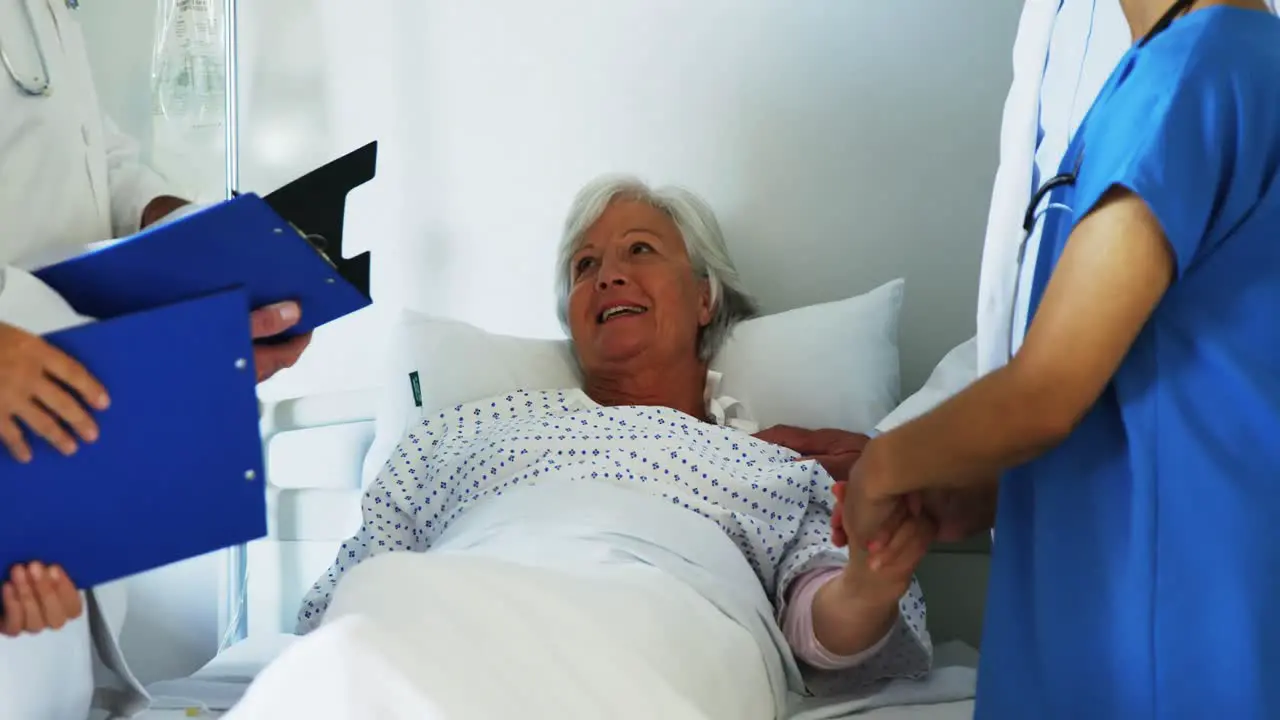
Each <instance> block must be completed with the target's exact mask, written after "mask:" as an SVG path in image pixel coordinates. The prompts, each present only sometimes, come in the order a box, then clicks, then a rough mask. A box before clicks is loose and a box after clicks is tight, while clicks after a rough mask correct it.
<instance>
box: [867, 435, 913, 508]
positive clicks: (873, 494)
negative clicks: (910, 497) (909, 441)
mask: <svg viewBox="0 0 1280 720" xmlns="http://www.w3.org/2000/svg"><path fill="white" fill-rule="evenodd" d="M896 439H897V438H896V436H895V435H894V434H893V433H885V434H884V435H880V436H879V437H876V438H874V439H872V440H871V441H870V442H868V443H867V445H866V447H864V448H863V449H862V455H861V456H860V457H859V458H858V466H859V467H858V474H860V475H861V476H862V488H863V490H862V494H863V496H864V497H866V498H867V499H868V500H872V501H877V500H887V499H889V498H893V497H898V496H900V495H904V494H906V493H907V492H910V490H904V489H902V488H900V487H899V485H900V478H899V477H898V467H899V466H898V463H896V462H894V459H893V458H894V454H895V453H896V445H897V443H896V442H895V441H896Z"/></svg>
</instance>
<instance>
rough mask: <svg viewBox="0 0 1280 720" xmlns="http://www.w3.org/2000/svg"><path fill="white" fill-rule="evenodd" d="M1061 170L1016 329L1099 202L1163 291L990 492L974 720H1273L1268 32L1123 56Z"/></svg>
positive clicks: (1278, 260)
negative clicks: (1160, 232) (1109, 202)
mask: <svg viewBox="0 0 1280 720" xmlns="http://www.w3.org/2000/svg"><path fill="white" fill-rule="evenodd" d="M1076 167H1078V168H1079V174H1078V180H1077V182H1076V184H1075V185H1074V186H1073V187H1064V188H1061V189H1060V190H1059V191H1056V192H1055V193H1054V194H1053V197H1052V198H1051V203H1054V204H1057V203H1061V204H1063V205H1065V206H1066V207H1068V208H1071V209H1072V210H1071V212H1066V211H1061V212H1056V213H1055V212H1054V211H1050V213H1049V214H1048V215H1046V222H1047V225H1046V227H1045V231H1044V235H1043V240H1042V245H1041V252H1040V256H1039V260H1038V262H1037V268H1036V277H1035V282H1034V284H1033V290H1032V295H1031V303H1032V320H1033V321H1034V310H1035V307H1036V306H1037V305H1038V303H1039V301H1040V297H1041V296H1042V294H1043V292H1044V286H1045V284H1046V282H1047V280H1048V278H1049V276H1050V275H1051V274H1052V271H1053V268H1054V266H1055V265H1056V263H1057V262H1058V259H1059V258H1060V257H1061V255H1062V251H1063V247H1064V246H1065V244H1066V242H1067V236H1068V235H1069V233H1070V232H1071V230H1072V229H1073V228H1074V227H1075V225H1076V224H1077V223H1078V222H1079V221H1080V219H1081V218H1082V217H1083V216H1084V215H1086V214H1087V213H1089V212H1090V211H1091V210H1092V209H1093V207H1094V206H1095V205H1096V204H1097V203H1098V201H1099V199H1100V198H1101V197H1102V196H1103V194H1104V193H1105V192H1107V191H1108V190H1109V189H1111V188H1112V187H1114V186H1117V185H1118V186H1123V187H1126V188H1128V189H1129V190H1131V191H1133V192H1134V193H1136V194H1137V195H1139V196H1140V197H1141V198H1142V199H1143V200H1145V201H1146V203H1147V205H1148V206H1149V207H1150V208H1151V210H1152V212H1153V213H1154V215H1155V216H1156V218H1157V219H1158V220H1159V221H1160V223H1161V225H1162V227H1163V228H1164V231H1165V234H1166V235H1167V237H1168V241H1169V245H1170V247H1171V249H1172V251H1173V254H1174V256H1175V257H1176V268H1177V269H1176V278H1175V280H1174V282H1173V284H1172V286H1171V287H1170V289H1169V291H1168V293H1167V295H1166V296H1165V298H1164V299H1163V301H1162V302H1161V303H1160V305H1159V307H1158V308H1157V309H1156V311H1155V313H1154V315H1153V316H1152V317H1151V319H1150V321H1149V322H1148V323H1147V326H1146V327H1145V328H1144V329H1143V331H1142V333H1141V335H1140V336H1139V337H1138V339H1137V341H1136V343H1135V344H1134V346H1133V348H1132V349H1131V350H1130V352H1129V354H1128V356H1127V357H1126V358H1125V360H1124V362H1123V364H1122V366H1121V367H1120V369H1119V370H1118V371H1117V373H1116V375H1115V377H1114V378H1112V381H1111V383H1110V384H1109V385H1108V387H1107V388H1106V390H1105V392H1104V393H1103V395H1102V397H1101V398H1099V400H1098V402H1097V404H1096V405H1095V406H1094V407H1093V408H1092V410H1091V411H1090V412H1089V413H1088V415H1087V416H1086V417H1085V418H1084V420H1083V421H1082V422H1081V423H1080V425H1079V426H1078V427H1077V428H1076V430H1075V431H1074V432H1073V433H1072V434H1071V436H1070V437H1069V438H1068V439H1067V440H1066V441H1065V442H1064V443H1063V444H1062V445H1061V446H1060V447H1058V448H1056V449H1054V450H1052V451H1050V452H1048V453H1046V454H1045V455H1043V456H1042V457H1040V458H1039V459H1037V460H1035V461H1033V462H1031V463H1029V464H1027V465H1025V466H1022V467H1020V468H1018V469H1016V470H1014V471H1013V472H1010V473H1009V474H1008V475H1007V476H1005V478H1004V479H1003V480H1002V483H1001V488H1000V499H999V502H1000V506H999V513H998V518H997V523H996V526H997V528H998V532H997V534H996V544H995V548H994V552H993V557H992V575H991V584H990V591H989V594H988V600H987V613H986V622H985V628H984V636H983V645H982V661H981V668H980V672H979V680H978V700H977V711H976V717H977V718H980V719H984V720H986V719H992V720H1005V719H1008V718H1017V719H1018V720H1022V719H1024V718H1035V719H1036V720H1045V719H1049V718H1071V719H1072V720H1075V719H1077V718H1082V719H1089V720H1093V719H1099V720H1105V719H1107V718H1124V719H1125V720H1134V719H1141V718H1161V719H1165V718H1189V719H1191V718H1194V719H1195V720H1206V719H1213V718H1231V719H1232V720H1249V719H1251V718H1280V530H1277V529H1275V526H1273V524H1272V523H1275V522H1277V521H1278V520H1280V19H1277V18H1275V17H1272V16H1269V15H1264V14H1262V13H1260V12H1255V11H1249V10H1242V9H1239V8H1231V7H1220V6H1219V7H1212V8H1208V9H1204V10H1199V11H1196V12H1193V13H1190V14H1188V15H1187V16H1185V17H1184V18H1182V19H1179V20H1177V21H1176V22H1175V23H1174V24H1173V25H1172V26H1171V27H1170V28H1169V29H1168V30H1167V31H1165V32H1164V33H1163V34H1161V35H1159V36H1157V37H1156V38H1155V39H1154V40H1153V41H1152V42H1151V43H1149V44H1148V45H1147V46H1146V47H1145V48H1141V49H1138V48H1135V49H1133V50H1131V51H1130V52H1129V53H1128V54H1127V55H1126V56H1125V57H1124V59H1123V60H1122V61H1121V63H1120V65H1119V66H1118V68H1117V69H1116V71H1115V72H1114V74H1113V75H1112V77H1111V79H1110V80H1109V81H1108V83H1107V85H1106V86H1105V87H1104V88H1103V90H1102V92H1101V94H1100V95H1099V98H1098V100H1097V102H1096V103H1095V104H1094V107H1093V109H1092V110H1091V111H1090V114H1089V116H1088V117H1087V118H1086V120H1085V123H1084V125H1083V126H1082V128H1081V130H1080V131H1079V132H1078V133H1077V136H1076V138H1075V140H1074V141H1073V144H1072V147H1071V148H1070V149H1069V150H1068V152H1067V155H1066V157H1065V158H1064V160H1063V166H1062V169H1063V171H1064V172H1066V171H1070V170H1072V169H1074V168H1076ZM1115 241H1116V242H1123V241H1124V238H1123V237H1117V238H1115ZM1094 291H1095V292H1098V293H1106V292H1108V289H1107V288H1106V287H1098V288H1095V289H1094ZM1272 605H1276V606H1277V607H1276V608H1274V609H1273V608H1272Z"/></svg>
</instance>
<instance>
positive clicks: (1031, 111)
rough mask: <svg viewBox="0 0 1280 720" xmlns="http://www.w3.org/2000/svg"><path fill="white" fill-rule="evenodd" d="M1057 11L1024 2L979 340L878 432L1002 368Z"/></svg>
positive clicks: (947, 361)
mask: <svg viewBox="0 0 1280 720" xmlns="http://www.w3.org/2000/svg"><path fill="white" fill-rule="evenodd" d="M1058 11H1059V0H1027V2H1026V4H1025V5H1024V6H1023V9H1022V19H1021V22H1020V23H1019V26H1018V36H1017V40H1015V41H1014V47H1013V84H1012V86H1011V87H1010V89H1009V95H1008V97H1007V98H1006V100H1005V106H1004V119H1003V124H1002V126H1001V132H1000V166H999V169H998V170H997V171H996V179H995V187H994V189H993V190H992V193H991V208H990V210H989V212H988V217H987V233H986V239H985V241H984V243H983V250H982V268H981V271H980V276H979V281H978V332H977V335H976V336H975V337H974V338H971V339H970V340H967V341H965V342H964V343H962V344H961V345H959V346H958V347H956V348H955V349H954V350H952V351H951V352H950V353H948V354H947V355H946V356H945V357H944V358H943V359H942V362H940V363H939V364H938V366H937V368H936V369H934V371H933V375H931V376H930V377H929V380H928V382H926V383H925V386H924V387H923V388H921V389H920V390H919V391H918V392H917V393H915V394H914V395H912V396H911V397H909V398H907V399H906V401H904V402H903V403H902V404H901V405H899V406H898V408H897V409H896V410H894V411H893V412H892V413H890V414H889V416H888V417H886V418H885V419H884V420H881V421H880V423H879V424H878V425H877V426H876V431H877V432H886V431H888V430H891V429H893V428H895V427H897V426H899V425H901V424H903V423H905V422H907V421H909V420H912V419H914V418H916V417H919V416H920V415H923V414H924V413H926V412H928V411H929V410H932V409H933V408H934V407H936V406H937V405H939V404H940V403H942V402H943V401H945V400H946V399H947V398H949V397H951V396H952V395H955V394H956V393H958V392H960V391H961V390H963V389H964V388H965V387H967V386H968V385H970V384H971V383H973V381H974V380H976V379H978V378H979V377H982V376H983V375H986V374H987V373H989V372H991V371H992V370H996V369H998V368H1000V367H1002V366H1004V364H1005V363H1006V362H1007V361H1008V358H1009V338H1010V333H1009V330H1010V327H1011V322H1012V320H1013V317H1014V315H1015V313H1014V307H1015V303H1025V302H1026V291H1027V290H1028V289H1029V288H1025V287H1023V288H1019V290H1020V291H1021V292H1019V293H1018V295H1019V297H1016V298H1015V297H1014V279H1015V278H1016V277H1017V275H1018V272H1019V268H1018V249H1019V246H1020V245H1021V244H1022V239H1023V229H1022V219H1023V213H1024V212H1025V211H1026V206H1027V203H1028V201H1030V199H1031V193H1032V188H1031V183H1032V172H1033V167H1034V163H1035V152H1036V134H1037V129H1038V121H1039V105H1040V93H1041V84H1042V81H1043V79H1044V67H1045V59H1046V57H1047V55H1048V52H1049V43H1050V40H1051V38H1052V35H1053V28H1054V23H1055V21H1056V19H1057V15H1058Z"/></svg>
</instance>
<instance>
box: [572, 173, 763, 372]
mask: <svg viewBox="0 0 1280 720" xmlns="http://www.w3.org/2000/svg"><path fill="white" fill-rule="evenodd" d="M618 198H622V199H626V200H635V201H638V202H643V203H646V204H648V205H650V206H652V207H654V208H656V209H658V210H661V211H662V212H664V213H666V214H667V215H668V216H669V217H670V218H671V220H672V221H673V222H674V223H675V225H676V228H677V229H679V230H680V236H681V238H682V239H683V240H684V246H685V251H686V252H687V253H688V254H689V261H690V263H692V265H693V271H694V273H695V274H696V275H697V276H698V277H700V278H704V279H705V280H706V281H707V283H708V284H709V285H710V289H711V313H712V315H711V322H710V323H708V324H707V326H706V327H704V328H702V329H701V331H700V332H699V334H698V358H699V359H700V360H704V361H708V362H709V361H710V360H711V358H713V357H715V354H716V353H717V352H719V350H720V348H721V346H723V345H724V342H725V340H727V339H728V338H729V334H730V333H731V332H732V331H733V326H734V325H737V324H738V322H739V321H742V320H746V319H748V318H750V317H753V316H754V315H755V314H756V303H755V300H753V299H752V298H751V296H750V295H749V294H747V291H746V290H745V289H744V288H743V287H742V278H741V277H739V276H738V269H737V268H736V267H734V265H733V261H732V260H730V259H729V250H728V248H727V247H725V242H724V234H723V233H722V232H721V231H720V223H719V222H717V221H716V216H715V213H713V212H712V211H711V207H710V206H709V205H707V203H706V201H704V200H703V199H702V198H700V197H698V196H697V195H695V194H694V193H692V192H690V191H688V190H685V189H684V188H680V187H673V186H667V187H660V188H656V189H655V188H651V187H649V186H648V185H646V184H645V183H644V182H643V181H641V180H639V179H638V178H635V177H631V176H629V175H606V176H604V177H600V178H597V179H595V180H592V181H591V182H589V183H587V185H586V187H584V188H582V190H580V191H579V192H578V195H577V197H575V198H574V200H573V205H571V206H570V208H569V216H568V218H566V219H565V223H564V234H563V235H562V236H561V238H560V248H559V251H558V252H557V254H556V302H557V306H558V307H557V311H558V313H559V315H560V324H561V325H563V326H564V329H565V332H569V292H570V290H571V288H572V285H573V269H572V267H570V265H571V263H572V262H573V255H574V253H576V252H577V251H578V249H579V248H580V247H582V242H583V238H584V236H585V235H586V232H587V229H588V228H590V227H591V226H592V225H594V224H595V222H596V221H597V220H599V219H600V216H601V215H603V214H604V211H605V209H606V208H607V207H608V206H609V203H610V202H613V201H614V200H615V199H618Z"/></svg>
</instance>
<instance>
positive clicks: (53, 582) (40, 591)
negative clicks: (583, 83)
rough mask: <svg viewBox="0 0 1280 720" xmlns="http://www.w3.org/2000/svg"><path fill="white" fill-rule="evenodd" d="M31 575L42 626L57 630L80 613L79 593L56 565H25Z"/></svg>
mask: <svg viewBox="0 0 1280 720" xmlns="http://www.w3.org/2000/svg"><path fill="white" fill-rule="evenodd" d="M27 572H28V574H29V575H30V576H31V581H32V583H31V584H32V587H33V590H34V591H35V596H36V599H37V600H38V601H39V602H40V612H41V613H43V615H44V627H47V628H52V629H54V630H57V629H59V628H61V627H62V626H63V625H66V624H67V621H68V620H72V619H74V618H75V617H76V616H78V615H79V614H80V609H79V605H80V602H79V600H80V594H79V593H77V592H76V591H75V586H74V585H72V584H71V581H70V580H69V579H68V578H67V575H66V573H64V572H63V571H62V569H61V568H59V567H57V566H48V567H45V566H43V565H41V564H40V563H31V564H30V565H28V566H27Z"/></svg>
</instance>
